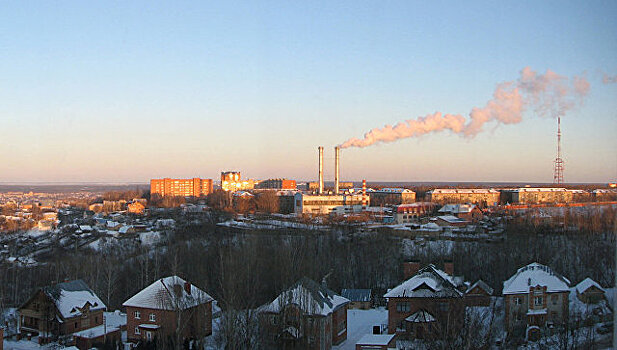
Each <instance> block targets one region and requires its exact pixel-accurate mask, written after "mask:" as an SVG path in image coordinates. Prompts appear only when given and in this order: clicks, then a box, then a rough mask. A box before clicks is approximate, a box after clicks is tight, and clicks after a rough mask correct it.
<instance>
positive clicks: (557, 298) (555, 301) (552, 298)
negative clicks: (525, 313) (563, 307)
mask: <svg viewBox="0 0 617 350" xmlns="http://www.w3.org/2000/svg"><path fill="white" fill-rule="evenodd" d="M551 300H552V301H553V305H557V302H558V301H559V294H557V295H553V296H551Z"/></svg>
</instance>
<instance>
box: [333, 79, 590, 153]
mask: <svg viewBox="0 0 617 350" xmlns="http://www.w3.org/2000/svg"><path fill="white" fill-rule="evenodd" d="M588 92H589V82H588V81H587V79H586V78H585V77H582V76H575V77H573V78H572V79H569V78H568V77H564V76H561V75H559V74H557V73H555V72H553V71H551V70H547V71H546V73H544V74H538V73H536V72H535V71H533V70H531V69H530V68H529V67H525V68H523V70H522V71H521V74H520V77H519V78H518V79H517V80H516V81H510V82H505V83H500V84H498V85H497V87H496V88H495V92H494V93H493V99H491V100H490V101H488V102H487V103H486V106H484V107H474V108H473V109H472V110H471V112H470V113H469V117H468V118H465V117H463V116H461V115H459V114H456V115H454V114H445V115H444V114H442V113H441V112H435V113H433V114H429V115H427V116H425V117H419V118H417V119H409V120H406V121H403V122H400V123H398V124H396V125H395V126H391V125H386V126H384V127H383V128H375V129H373V130H370V131H369V132H367V133H366V134H364V137H363V138H362V139H358V138H351V139H349V140H347V141H345V142H343V143H342V144H341V145H340V147H341V148H349V147H367V146H370V145H373V144H375V143H378V142H393V141H396V140H399V139H403V138H408V137H416V136H420V135H424V134H427V133H430V132H438V131H443V130H450V131H452V132H454V133H456V134H459V135H461V136H465V137H474V136H476V135H477V134H478V133H480V132H481V131H482V130H483V126H484V124H486V123H487V122H490V121H493V120H494V121H497V122H498V123H503V124H517V123H520V122H521V120H523V112H524V111H525V110H526V109H532V110H533V111H534V112H535V113H537V114H539V115H541V116H547V117H559V116H563V115H564V114H565V113H566V112H567V111H568V110H570V109H572V108H573V107H575V106H577V105H579V104H580V103H582V99H583V97H585V96H586V95H587V93H588Z"/></svg>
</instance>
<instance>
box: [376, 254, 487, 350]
mask: <svg viewBox="0 0 617 350" xmlns="http://www.w3.org/2000/svg"><path fill="white" fill-rule="evenodd" d="M403 270H404V275H405V281H404V282H403V283H401V284H399V285H398V286H396V287H394V288H392V289H390V290H389V291H388V292H387V293H386V294H385V295H384V297H385V298H386V299H387V305H388V333H390V334H397V335H398V337H399V338H400V339H403V340H404V339H408V340H411V339H434V338H437V337H439V336H440V334H441V331H442V330H444V329H446V327H447V328H450V329H451V328H452V327H454V328H458V327H462V325H463V322H464V315H465V308H466V306H468V305H467V303H469V304H470V305H488V303H489V302H490V294H491V293H492V289H490V287H488V286H486V284H485V283H484V282H482V281H478V282H476V283H474V284H473V285H472V287H473V288H472V289H471V288H469V287H470V285H469V283H468V282H465V281H464V280H463V277H458V276H454V265H453V264H452V263H451V262H446V263H444V270H440V269H437V268H436V267H435V265H433V264H429V265H427V266H425V267H424V268H422V269H420V263H418V262H406V263H405V264H404V265H403ZM468 292H469V293H468Z"/></svg>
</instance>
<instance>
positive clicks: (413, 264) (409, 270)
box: [403, 260, 420, 280]
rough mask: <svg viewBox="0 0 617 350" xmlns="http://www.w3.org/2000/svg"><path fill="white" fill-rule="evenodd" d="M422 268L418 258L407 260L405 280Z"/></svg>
mask: <svg viewBox="0 0 617 350" xmlns="http://www.w3.org/2000/svg"><path fill="white" fill-rule="evenodd" d="M419 270H420V262H419V261H418V260H412V261H405V262H404V263H403V277H404V279H405V280H408V279H410V278H411V277H413V275H415V274H416V273H418V271H419Z"/></svg>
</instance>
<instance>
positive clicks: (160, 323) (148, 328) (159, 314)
mask: <svg viewBox="0 0 617 350" xmlns="http://www.w3.org/2000/svg"><path fill="white" fill-rule="evenodd" d="M213 300H214V299H212V297H211V296H210V295H208V294H207V293H206V292H204V291H202V290H201V289H199V288H197V287H195V286H194V285H192V284H191V283H190V282H187V281H185V280H183V279H182V278H180V277H178V276H170V277H166V278H161V279H160V280H157V281H155V282H154V283H152V284H151V285H149V286H148V287H146V288H144V289H143V290H141V291H140V292H139V293H137V294H135V295H134V296H132V297H131V298H130V299H129V300H127V301H126V302H124V304H122V306H124V307H125V308H126V330H127V340H128V341H129V342H133V343H137V342H140V341H154V340H155V338H159V339H164V340H166V338H167V337H169V336H174V335H175V334H176V333H177V332H178V329H180V330H181V332H182V335H181V338H182V339H200V338H203V337H205V336H207V335H210V334H212V301H213Z"/></svg>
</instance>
